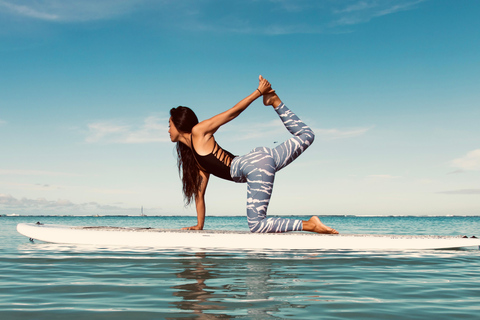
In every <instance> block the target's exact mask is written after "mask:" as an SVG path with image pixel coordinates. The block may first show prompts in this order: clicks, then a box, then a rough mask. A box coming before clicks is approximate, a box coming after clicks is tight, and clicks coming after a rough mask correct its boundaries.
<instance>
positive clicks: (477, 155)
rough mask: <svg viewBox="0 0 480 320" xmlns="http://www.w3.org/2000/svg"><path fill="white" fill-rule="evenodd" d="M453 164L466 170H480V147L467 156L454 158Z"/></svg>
mask: <svg viewBox="0 0 480 320" xmlns="http://www.w3.org/2000/svg"><path fill="white" fill-rule="evenodd" d="M451 166H452V167H455V168H459V169H460V170H465V171H477V170H480V149H476V150H473V151H470V152H469V153H467V154H466V155H465V156H463V157H461V158H457V159H454V160H452V161H451ZM457 171H458V170H457Z"/></svg>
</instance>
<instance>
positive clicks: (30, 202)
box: [0, 193, 138, 213]
mask: <svg viewBox="0 0 480 320" xmlns="http://www.w3.org/2000/svg"><path fill="white" fill-rule="evenodd" d="M0 206H2V207H4V208H7V209H10V210H23V211H29V210H48V211H54V212H57V211H63V212H65V210H68V212H72V211H84V212H90V213H91V212H95V211H98V210H101V211H114V212H115V213H117V212H136V211H137V210H138V208H125V207H121V206H112V205H105V204H100V203H97V202H85V203H74V202H72V201H70V200H67V199H58V200H47V199H45V198H37V199H31V198H20V199H19V198H15V197H13V196H12V195H10V194H2V193H0Z"/></svg>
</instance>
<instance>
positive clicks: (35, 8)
mask: <svg viewBox="0 0 480 320" xmlns="http://www.w3.org/2000/svg"><path fill="white" fill-rule="evenodd" d="M145 2H148V1H146V0H129V1H126V0H102V1H97V0H82V1H76V0H23V1H12V0H0V10H1V11H3V12H7V13H10V14H13V15H17V16H23V17H26V18H31V19H38V20H45V21H59V22H79V21H91V20H101V19H108V18H112V17H116V16H120V15H124V14H127V13H129V12H132V11H135V10H136V9H137V8H138V6H139V5H140V4H142V3H145Z"/></svg>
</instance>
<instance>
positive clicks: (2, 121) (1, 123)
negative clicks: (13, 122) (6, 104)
mask: <svg viewBox="0 0 480 320" xmlns="http://www.w3.org/2000/svg"><path fill="white" fill-rule="evenodd" d="M4 124H7V121H5V120H2V119H0V127H1V126H3V125H4Z"/></svg>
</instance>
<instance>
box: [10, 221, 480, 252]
mask: <svg viewBox="0 0 480 320" xmlns="http://www.w3.org/2000/svg"><path fill="white" fill-rule="evenodd" d="M17 231H18V232H19V233H21V234H22V235H24V236H26V237H28V238H30V239H34V240H40V241H44V242H50V243H61V244H82V245H83V244H85V245H100V246H123V247H155V248H189V249H191V248H198V249H227V250H231V249H233V250H237V249H240V250H241V249H264V250H265V249H266V250H291V249H294V250H295V249H305V250H324V249H327V250H328V249H333V250H339V249H350V250H423V249H450V248H463V247H477V248H478V247H479V246H480V239H477V238H463V237H462V236H424V235H372V234H338V235H326V234H316V233H307V232H287V233H250V232H248V231H220V230H199V231H195V230H191V231H187V230H177V229H175V230H172V229H155V228H124V227H86V226H83V227H82V226H63V225H53V224H39V223H36V224H35V223H20V224H18V225H17Z"/></svg>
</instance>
